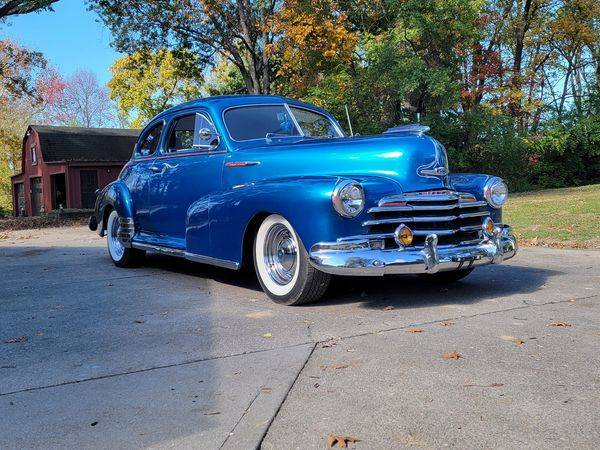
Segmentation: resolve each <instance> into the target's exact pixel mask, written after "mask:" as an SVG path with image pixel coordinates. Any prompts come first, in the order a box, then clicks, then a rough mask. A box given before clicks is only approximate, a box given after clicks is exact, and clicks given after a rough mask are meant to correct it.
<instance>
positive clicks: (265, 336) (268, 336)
mask: <svg viewBox="0 0 600 450" xmlns="http://www.w3.org/2000/svg"><path fill="white" fill-rule="evenodd" d="M262 337H264V338H272V337H273V335H272V334H271V333H265V334H263V335H262Z"/></svg>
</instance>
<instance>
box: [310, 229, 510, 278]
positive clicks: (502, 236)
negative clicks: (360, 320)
mask: <svg viewBox="0 0 600 450" xmlns="http://www.w3.org/2000/svg"><path fill="white" fill-rule="evenodd" d="M517 249H518V246H517V238H516V237H515V236H514V235H513V234H512V232H511V229H510V227H509V226H508V225H503V226H502V227H496V229H495V230H494V235H493V236H492V237H491V238H489V239H485V240H482V241H481V242H480V243H478V244H475V245H438V238H437V236H436V235H435V234H430V235H428V236H427V237H426V238H425V245H424V246H423V247H413V248H411V247H407V248H404V249H389V250H381V249H373V248H371V243H370V241H369V240H368V239H362V240H352V241H348V240H339V241H338V242H320V243H318V244H315V245H313V246H312V248H311V250H310V261H311V263H312V264H313V266H315V267H316V268H317V269H319V270H320V271H322V272H326V273H331V274H334V275H355V276H381V275H386V274H416V273H436V272H438V271H448V270H460V269H469V268H471V267H475V266H481V265H484V264H499V263H501V262H502V261H504V260H506V259H509V258H512V257H513V256H515V254H516V253H517Z"/></svg>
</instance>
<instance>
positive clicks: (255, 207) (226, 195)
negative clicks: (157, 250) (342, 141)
mask: <svg viewBox="0 0 600 450" xmlns="http://www.w3.org/2000/svg"><path fill="white" fill-rule="evenodd" d="M341 178H342V177H338V176H319V177H293V178H292V177H290V178H279V179H274V180H273V179H272V180H261V181H258V182H253V183H247V184H244V185H238V186H234V187H232V188H231V189H230V190H228V191H226V192H223V193H221V194H218V195H214V196H211V197H210V199H202V200H199V201H198V202H196V203H194V204H193V205H192V207H191V208H190V209H189V211H188V219H187V227H186V246H187V250H188V252H191V253H196V254H201V255H207V256H211V257H214V258H219V259H225V260H229V261H235V262H241V261H242V256H243V255H242V253H243V241H244V235H245V233H246V229H247V227H248V225H249V224H250V223H251V221H252V219H253V218H254V217H256V216H257V215H259V214H280V215H282V216H283V217H285V218H286V219H287V220H288V221H289V222H290V223H291V224H292V226H293V227H294V229H295V230H296V232H297V233H298V235H299V237H300V239H301V240H302V242H303V244H304V246H305V248H307V249H309V248H310V247H311V246H312V245H313V244H315V243H317V242H320V241H331V240H335V239H337V238H339V237H342V236H350V235H353V234H360V233H362V232H363V231H364V229H363V227H362V226H361V223H362V222H363V220H365V219H366V217H367V212H366V211H367V209H368V208H369V207H371V206H373V205H374V204H376V203H377V201H378V200H379V199H380V198H381V197H383V196H385V195H390V194H395V193H400V186H399V185H398V184H396V183H395V182H393V181H391V180H389V179H385V178H379V177H353V178H352V179H354V180H356V181H358V182H360V183H361V184H362V185H363V187H364V190H365V197H366V207H365V209H364V210H363V212H362V213H361V214H360V215H359V216H357V217H355V218H353V219H347V218H343V217H341V216H340V215H339V214H338V213H336V212H335V210H334V209H333V205H332V203H331V193H332V191H333V189H334V187H335V185H336V183H337V182H338V181H339V180H340V179H341ZM344 178H346V177H344ZM207 211H208V214H207ZM207 217H208V223H207Z"/></svg>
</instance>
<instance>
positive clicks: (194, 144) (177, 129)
mask: <svg viewBox="0 0 600 450" xmlns="http://www.w3.org/2000/svg"><path fill="white" fill-rule="evenodd" d="M217 145H219V137H218V135H217V132H216V131H215V127H214V125H213V124H212V122H211V121H210V119H209V118H208V117H207V116H205V115H204V114H202V113H195V114H190V115H188V116H182V117H179V118H177V119H175V121H174V122H173V125H172V126H171V133H170V135H169V140H168V145H167V151H168V152H169V153H173V152H179V151H183V150H190V149H194V150H210V149H213V148H215V147H216V146H217Z"/></svg>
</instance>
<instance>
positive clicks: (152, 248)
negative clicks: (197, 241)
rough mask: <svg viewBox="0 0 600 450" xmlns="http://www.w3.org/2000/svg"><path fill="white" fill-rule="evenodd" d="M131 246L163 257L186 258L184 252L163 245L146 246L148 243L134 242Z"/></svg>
mask: <svg viewBox="0 0 600 450" xmlns="http://www.w3.org/2000/svg"><path fill="white" fill-rule="evenodd" d="M131 246H132V247H133V248H137V249H138V250H145V251H148V252H156V253H161V254H163V255H169V256H178V257H183V256H184V251H183V250H180V249H177V248H171V247H164V246H162V245H156V244H146V243H142V242H135V241H134V242H132V243H131Z"/></svg>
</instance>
